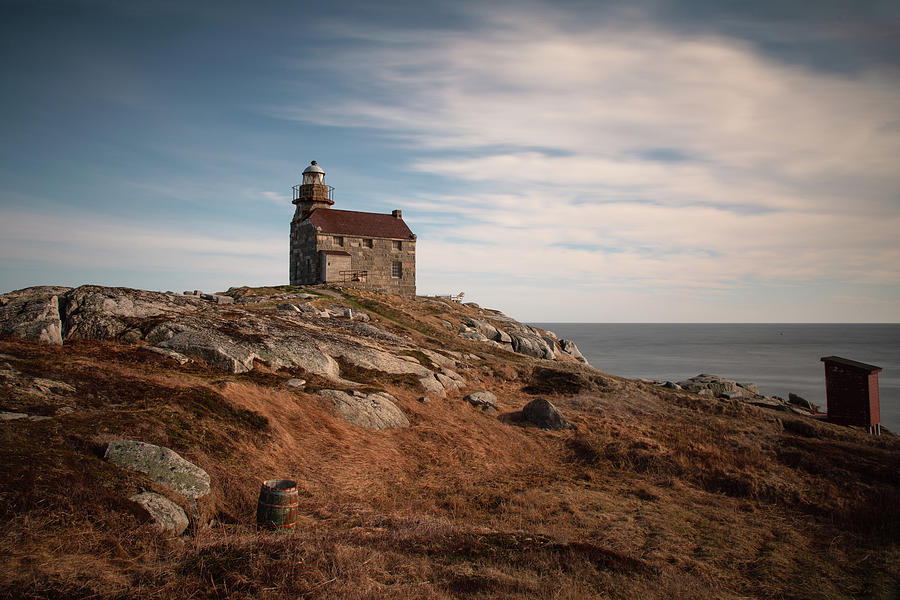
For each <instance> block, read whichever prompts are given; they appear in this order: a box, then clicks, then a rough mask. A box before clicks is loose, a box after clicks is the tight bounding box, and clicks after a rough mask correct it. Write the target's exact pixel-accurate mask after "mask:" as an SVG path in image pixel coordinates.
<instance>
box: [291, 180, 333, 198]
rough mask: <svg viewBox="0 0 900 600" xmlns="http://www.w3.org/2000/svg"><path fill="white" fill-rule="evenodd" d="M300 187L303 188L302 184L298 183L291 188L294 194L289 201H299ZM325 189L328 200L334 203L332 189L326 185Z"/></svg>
mask: <svg viewBox="0 0 900 600" xmlns="http://www.w3.org/2000/svg"><path fill="white" fill-rule="evenodd" d="M323 185H324V184H323ZM301 187H303V184H301V183H298V184H297V185H295V186H293V187H292V188H291V190H292V191H293V193H294V194H293V197H292V198H291V201H294V200H299V199H300V188H301ZM325 187H327V188H328V199H329V200H331V201H332V202H334V188H333V187H332V186H330V185H326V186H325Z"/></svg>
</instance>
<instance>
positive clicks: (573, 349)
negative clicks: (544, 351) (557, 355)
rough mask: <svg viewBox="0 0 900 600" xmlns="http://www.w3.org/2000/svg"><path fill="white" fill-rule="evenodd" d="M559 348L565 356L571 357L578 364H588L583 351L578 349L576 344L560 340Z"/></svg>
mask: <svg viewBox="0 0 900 600" xmlns="http://www.w3.org/2000/svg"><path fill="white" fill-rule="evenodd" d="M559 348H560V350H561V351H562V353H563V354H567V355H569V356H571V357H572V358H574V359H575V360H577V361H578V362H581V363H584V364H588V361H587V359H586V358H585V357H584V355H583V354H582V353H581V350H579V349H578V346H576V345H575V342H573V341H572V340H559Z"/></svg>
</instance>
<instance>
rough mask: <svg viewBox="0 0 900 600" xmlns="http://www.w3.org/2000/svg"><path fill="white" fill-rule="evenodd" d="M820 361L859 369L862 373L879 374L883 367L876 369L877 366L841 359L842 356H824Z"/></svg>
mask: <svg viewBox="0 0 900 600" xmlns="http://www.w3.org/2000/svg"><path fill="white" fill-rule="evenodd" d="M819 360H821V361H822V362H825V363H830V362H832V363H838V364H839V365H844V366H845V367H850V368H852V369H859V370H860V371H865V372H867V373H877V372H878V371H880V370H881V367H876V366H875V365H869V364H866V363H864V362H859V361H856V360H850V359H849V358H841V357H840V356H823V357H822V358H820V359H819Z"/></svg>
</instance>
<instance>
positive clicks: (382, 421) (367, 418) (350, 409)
mask: <svg viewBox="0 0 900 600" xmlns="http://www.w3.org/2000/svg"><path fill="white" fill-rule="evenodd" d="M318 394H319V395H320V396H324V397H325V398H329V399H330V400H331V401H332V402H334V407H335V409H337V411H338V412H339V413H340V414H341V416H342V417H344V419H345V420H347V422H349V423H353V424H354V425H359V426H360V427H365V428H366V429H374V430H379V429H388V428H393V427H409V419H407V418H406V415H404V414H403V411H401V410H400V409H399V408H397V405H396V404H394V401H395V400H396V398H394V397H393V396H391V395H390V394H388V393H386V392H376V393H374V394H368V395H365V394H360V395H355V394H348V393H347V392H343V391H340V390H319V392H318Z"/></svg>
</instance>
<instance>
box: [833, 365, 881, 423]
mask: <svg viewBox="0 0 900 600" xmlns="http://www.w3.org/2000/svg"><path fill="white" fill-rule="evenodd" d="M821 360H822V362H824V363H825V400H826V402H827V404H828V420H829V421H831V422H832V423H837V424H838V425H856V426H859V427H866V428H868V430H869V432H870V433H874V434H876V435H877V434H880V433H881V405H880V404H879V401H878V373H879V372H881V367H876V366H875V365H867V364H866V363H862V362H858V361H855V360H850V359H849V358H841V357H840V356H823V357H822V359H821Z"/></svg>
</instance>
